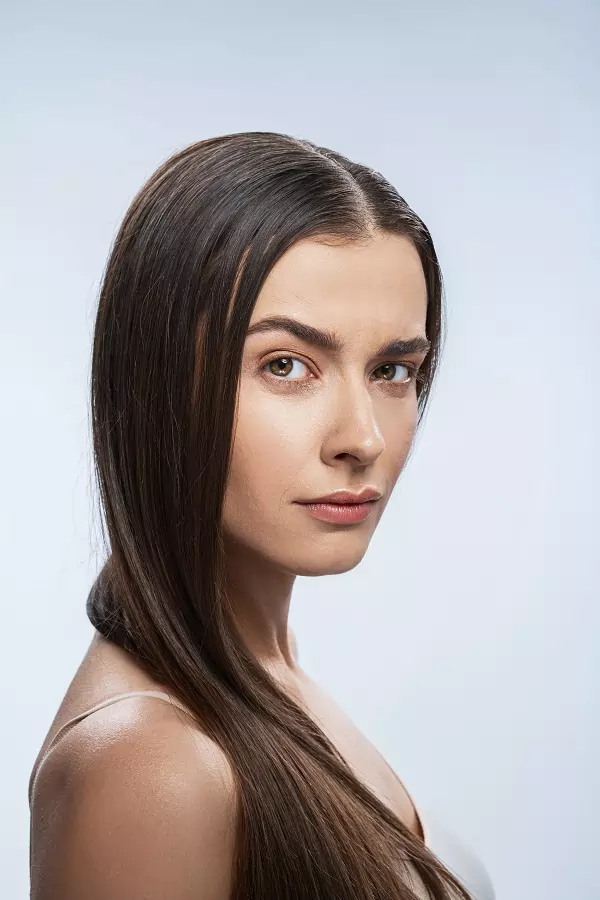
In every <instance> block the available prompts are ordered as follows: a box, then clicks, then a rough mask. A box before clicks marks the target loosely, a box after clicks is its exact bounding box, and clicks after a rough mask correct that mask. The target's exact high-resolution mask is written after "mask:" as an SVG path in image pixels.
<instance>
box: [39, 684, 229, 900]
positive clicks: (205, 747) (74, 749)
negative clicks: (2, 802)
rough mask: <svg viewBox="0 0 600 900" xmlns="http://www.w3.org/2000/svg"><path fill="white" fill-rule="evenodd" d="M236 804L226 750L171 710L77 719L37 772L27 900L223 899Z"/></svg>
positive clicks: (140, 702) (118, 709) (162, 707)
mask: <svg viewBox="0 0 600 900" xmlns="http://www.w3.org/2000/svg"><path fill="white" fill-rule="evenodd" d="M235 806H236V796H235V788H234V779H233V774H232V772H231V768H230V766H229V763H228V761H227V759H226V757H225V755H224V754H223V752H222V751H221V750H220V749H219V748H218V747H217V745H216V744H215V743H214V742H213V741H212V740H211V739H210V738H208V737H207V736H206V735H204V734H202V732H201V731H200V729H199V728H198V727H197V726H194V725H193V723H192V721H191V720H190V719H188V717H187V716H186V715H185V714H184V713H181V712H179V711H178V710H174V709H173V708H172V707H170V706H169V704H166V703H164V702H161V701H158V700H152V699H146V698H143V699H142V698H127V699H123V700H121V701H119V702H118V703H115V704H112V705H110V706H107V707H104V708H103V709H101V710H98V711H97V712H95V713H93V714H92V715H90V716H89V717H88V718H86V719H84V720H83V721H81V722H79V723H78V724H77V725H76V726H75V728H73V729H72V731H70V732H68V733H67V734H66V735H65V736H64V738H63V739H61V740H60V741H59V742H58V744H57V745H56V747H55V748H54V749H53V750H52V752H51V753H50V754H49V756H48V758H47V759H46V761H45V762H44V765H43V766H42V768H41V770H40V774H39V777H38V780H37V782H36V789H35V794H34V797H33V801H32V832H31V839H32V840H31V898H32V900H59V898H60V900H75V898H77V900H79V898H81V897H83V896H85V897H86V900H106V898H108V897H110V898H112V900H125V898H127V900H138V898H139V900H141V898H144V900H155V898H156V900H159V898H160V900H163V898H166V897H169V898H171V900H188V898H189V900H192V898H193V900H227V898H228V897H229V894H230V889H231V874H232V871H231V870H232V863H233V854H234V829H235Z"/></svg>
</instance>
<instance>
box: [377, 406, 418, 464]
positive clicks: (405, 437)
mask: <svg viewBox="0 0 600 900" xmlns="http://www.w3.org/2000/svg"><path fill="white" fill-rule="evenodd" d="M380 428H381V433H382V435H383V439H384V442H385V454H384V456H385V461H386V466H387V467H388V473H387V474H388V477H389V478H390V479H391V480H392V481H395V480H396V478H397V477H398V476H399V475H400V473H401V471H402V469H403V468H404V465H405V463H406V460H407V458H408V455H409V453H410V451H411V447H412V444H413V440H414V437H415V432H416V428H417V403H416V399H415V402H414V403H413V402H412V401H411V400H409V398H406V399H405V401H404V402H403V404H402V405H401V406H400V405H399V404H396V405H395V406H394V407H392V408H391V410H390V413H388V412H387V411H384V412H383V413H382V415H381V417H380Z"/></svg>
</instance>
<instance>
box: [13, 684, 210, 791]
mask: <svg viewBox="0 0 600 900" xmlns="http://www.w3.org/2000/svg"><path fill="white" fill-rule="evenodd" d="M127 697H157V698H158V699H159V700H165V701H166V702H167V703H170V704H171V705H172V706H178V707H179V709H181V710H183V712H185V713H187V714H188V716H192V717H193V713H192V712H191V710H189V709H188V707H187V706H184V704H183V703H181V702H180V701H179V700H177V699H176V698H175V697H171V695H170V694H167V692H166V691H152V690H147V691H127V692H126V693H123V694H114V695H113V696H112V697H108V698H107V699H106V700H102V701H101V702H100V703H96V705H95V706H92V707H90V709H86V710H84V711H83V712H80V713H77V715H76V716H73V717H72V718H71V719H69V720H68V721H67V722H65V723H64V725H61V727H60V728H59V729H58V731H57V732H56V734H54V735H53V737H52V739H51V741H50V743H49V744H48V746H47V747H46V750H45V751H44V754H43V755H42V757H41V759H40V760H39V762H38V763H37V765H36V766H35V767H34V770H33V772H32V773H31V777H30V779H29V792H28V793H29V806H30V807H31V800H32V797H33V791H34V789H35V783H36V781H37V777H38V775H39V772H40V769H41V767H42V765H43V763H44V761H45V760H46V758H47V757H48V755H49V754H50V752H51V751H52V750H54V748H55V747H56V745H57V744H58V742H59V741H60V740H61V738H63V737H64V736H65V735H66V734H67V732H68V731H70V730H71V728H73V726H74V725H76V724H77V723H78V722H80V721H81V720H82V719H85V718H86V717H87V716H90V715H91V714H92V713H95V712H97V711H98V710H99V709H103V708H104V707H105V706H111V705H112V704H113V703H117V702H118V701H119V700H125V699H126V698H127Z"/></svg>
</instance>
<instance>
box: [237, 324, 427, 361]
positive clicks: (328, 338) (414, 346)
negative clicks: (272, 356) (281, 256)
mask: <svg viewBox="0 0 600 900" xmlns="http://www.w3.org/2000/svg"><path fill="white" fill-rule="evenodd" d="M269 331H287V332H288V334H292V335H293V336H294V337H296V338H298V339H299V340H301V341H304V343H306V344H312V345H313V346H314V347H319V348H320V349H321V350H327V351H329V352H330V353H341V352H342V350H343V349H344V342H343V341H342V339H341V338H340V337H339V336H338V335H337V334H336V333H335V331H329V330H321V329H320V328H315V327H314V325H307V324H306V323H305V322H299V321H298V319H292V318H291V317H290V316H266V317H265V318H264V319H259V321H258V322H255V323H254V324H253V325H251V326H250V327H249V328H248V331H247V332H246V335H247V336H248V337H249V336H250V335H251V334H264V333H266V332H269ZM430 348H431V342H430V341H428V340H427V338H426V337H424V336H423V335H417V336H416V337H412V338H396V339H395V340H393V341H389V342H388V343H386V344H384V345H383V346H382V347H380V348H379V350H378V351H377V353H376V354H375V355H376V356H404V355H405V354H407V353H424V352H427V351H429V349H430Z"/></svg>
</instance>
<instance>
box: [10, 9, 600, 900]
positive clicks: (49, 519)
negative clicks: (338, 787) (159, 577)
mask: <svg viewBox="0 0 600 900" xmlns="http://www.w3.org/2000/svg"><path fill="white" fill-rule="evenodd" d="M86 7H88V8H86ZM598 20H599V7H598V5H597V4H588V3H583V2H575V0H570V2H569V3H566V2H562V3H533V2H518V3H517V2H503V3H502V4H500V3H496V4H493V5H489V4H481V3H467V2H455V3H442V2H438V3H418V4H416V3H411V4H408V3H392V2H388V3H381V2H380V3H377V2H372V3H368V4H366V5H363V4H360V3H358V0H357V2H355V3H350V2H346V3H345V4H341V3H332V2H322V3H318V4H313V3H306V2H303V3H302V4H301V5H296V6H293V7H292V6H291V5H290V6H286V5H285V4H281V3H277V4H276V3H272V4H268V3H262V4H258V5H256V4H251V3H235V4H232V3H228V4H226V6H225V7H224V8H223V9H222V11H219V12H218V11H216V9H215V8H214V6H212V5H211V6H208V5H204V6H203V5H202V4H200V3H195V4H192V3H190V4H183V3H177V2H169V3H157V2H154V3H151V2H147V3H144V4H141V3H140V4H136V3H129V4H127V3H125V4H124V5H123V6H122V5H120V4H116V3H113V2H110V3H107V2H104V3H102V4H96V5H95V7H94V8H92V5H91V4H82V3H77V4H75V3H73V4H67V3H62V2H46V3H44V4H41V3H40V4H39V5H34V4H31V3H25V4H22V5H20V6H19V9H18V10H17V9H16V4H11V5H10V8H9V6H8V5H6V6H5V7H4V8H3V9H2V32H3V37H2V39H1V46H0V59H1V66H2V87H3V101H2V103H3V114H2V130H3V132H4V140H3V142H2V149H1V167H0V171H1V177H2V191H1V198H2V218H1V246H2V257H3V258H2V265H1V266H0V279H1V282H2V283H1V288H2V289H1V293H0V296H1V303H2V327H1V333H0V341H1V344H0V349H1V360H2V366H3V373H2V375H3V377H2V380H1V382H0V383H1V391H2V419H3V426H4V427H3V439H2V442H1V443H0V472H1V477H2V504H1V508H2V533H1V535H0V537H1V538H2V565H1V574H0V578H1V583H0V592H1V596H2V603H3V606H2V619H3V623H2V624H3V634H4V641H3V649H2V654H1V655H0V677H1V679H2V688H3V689H2V704H3V709H2V721H3V725H4V726H5V729H4V737H3V741H2V750H1V754H2V760H1V762H2V767H3V777H2V808H3V815H2V821H1V825H0V829H1V830H0V848H1V854H2V860H1V866H0V893H1V894H2V896H3V897H7V898H8V897H10V898H21V897H25V896H27V893H28V872H27V854H28V827H29V813H28V807H27V798H26V791H27V779H28V776H29V772H30V769H31V765H32V763H33V759H34V757H35V755H36V753H37V749H38V747H39V745H40V743H41V741H42V738H43V736H44V734H45V732H46V729H47V727H48V725H49V723H50V721H51V719H52V717H53V715H54V712H55V710H56V707H57V705H58V703H59V701H60V699H61V698H62V695H63V693H64V691H65V689H66V687H67V684H68V682H69V680H70V678H71V677H72V675H73V673H74V671H75V668H76V667H77V665H78V664H79V661H80V659H81V657H82V655H83V653H84V652H85V649H86V647H87V644H88V642H89V640H90V639H91V626H90V625H89V623H88V621H87V619H86V617H85V610H84V601H85V597H86V594H87V590H88V588H89V585H90V584H91V581H92V579H93V577H94V574H95V572H96V570H97V567H98V565H99V563H100V559H99V558H98V554H97V549H98V539H97V526H96V525H95V523H94V521H93V510H92V497H91V491H92V488H91V480H90V474H89V473H90V457H89V434H88V425H87V378H88V364H89V353H90V342H91V335H92V328H93V315H94V307H95V303H96V298H97V290H98V286H99V281H100V277H101V274H102V268H103V266H104V263H105V260H106V256H107V253H108V249H109V245H110V241H111V239H112V237H113V236H114V234H115V231H116V228H117V226H118V223H119V220H120V218H121V216H122V215H123V213H124V211H125V209H126V207H127V205H128V204H129V202H130V200H131V199H132V197H133V195H134V193H135V192H136V191H137V189H138V187H139V186H140V185H141V184H142V182H143V181H144V180H145V179H146V178H147V177H148V176H149V175H150V174H151V172H152V171H153V170H154V169H155V168H156V167H157V166H158V164H159V163H160V162H161V161H162V160H163V159H165V158H166V157H167V156H168V155H169V154H170V153H171V152H172V151H174V150H176V149H178V148H180V147H183V146H185V145H186V144H189V143H191V142H192V141H195V140H198V139H200V138H202V137H208V136H211V135H216V134H222V133H226V132H232V131H244V130H276V131H284V132H288V133H291V134H294V135H296V136H299V137H305V138H308V139H310V140H313V141H317V142H319V143H322V144H325V145H327V146H330V147H332V148H335V149H337V150H340V151H342V152H344V153H346V154H347V155H349V156H351V157H354V158H356V159H357V160H360V161H361V162H366V163H368V164H370V165H372V166H374V167H375V168H378V169H380V170H381V171H382V172H383V173H384V174H385V175H386V176H387V177H388V178H390V180H392V182H393V183H394V184H395V185H396V187H397V188H398V189H399V191H400V193H401V194H402V195H403V196H404V197H405V198H406V199H407V200H408V202H409V203H410V204H411V205H412V206H413V207H414V208H415V209H416V210H417V212H418V213H419V214H420V215H421V216H422V217H423V218H424V219H425V221H426V223H427V224H428V226H429V228H430V229H431V231H432V233H433V236H434V240H435V242H436V246H437V248H438V252H439V256H440V260H441V263H442V268H443V271H444V275H445V280H446V288H447V301H448V310H449V336H448V341H447V344H446V350H445V356H444V361H443V365H442V369H441V372H440V376H441V377H440V380H439V382H438V386H437V388H436V391H435V392H434V396H433V402H432V406H431V409H430V412H429V415H428V417H427V420H426V424H425V427H424V429H423V432H422V434H421V436H420V437H419V439H418V442H417V446H416V449H415V452H414V455H413V457H412V458H411V460H410V462H409V465H408V467H407V469H406V470H405V472H404V474H403V476H402V478H401V480H400V482H399V484H398V487H397V489H396V492H395V494H394V496H393V497H392V499H391V501H390V503H389V505H388V508H387V510H386V512H385V514H384V517H383V519H382V521H381V523H380V525H379V529H378V531H377V532H376V534H375V537H374V539H373V541H372V544H371V547H370V549H369V551H368V553H367V555H366V557H365V559H364V560H363V562H362V563H361V564H360V566H358V567H357V568H356V569H355V570H353V571H351V572H349V573H346V574H344V575H340V576H333V577H327V578H322V579H300V580H299V581H298V584H297V589H296V592H295V598H294V603H293V612H292V625H293V627H294V628H295V630H296V632H297V635H298V641H299V648H300V657H301V661H302V662H303V664H304V666H305V667H306V668H307V669H308V671H310V672H311V674H312V675H313V676H314V677H316V678H317V679H320V680H321V681H322V683H323V684H324V685H325V686H326V687H327V688H328V689H329V690H330V691H331V692H332V693H333V694H334V696H335V697H336V698H337V699H338V701H339V702H340V703H341V704H342V705H343V706H344V707H345V709H347V711H348V712H349V713H350V714H351V715H352V717H353V718H354V720H355V721H356V722H357V724H359V725H360V726H361V727H362V728H363V729H364V730H365V732H366V733H367V734H368V736H369V737H370V738H371V739H372V740H373V741H374V742H375V743H376V744H377V745H378V747H379V748H380V749H381V750H382V751H383V753H384V754H385V755H386V756H387V758H388V759H389V761H390V762H391V764H392V765H393V766H394V767H395V768H396V769H397V771H398V772H399V774H400V776H401V777H402V779H403V780H404V781H405V783H406V785H407V787H408V788H409V790H411V791H412V793H413V796H414V797H415V798H416V799H417V800H418V801H420V802H422V803H423V804H424V805H425V806H427V807H428V808H430V809H431V810H433V811H435V813H436V815H437V816H438V817H439V818H441V819H443V820H444V821H446V822H447V823H448V824H449V825H450V827H451V828H452V830H453V831H455V832H456V833H457V834H458V835H460V837H461V838H462V839H463V840H464V841H466V842H467V843H468V844H470V845H471V846H472V847H473V849H474V850H475V851H476V852H477V853H478V854H479V855H480V856H481V857H482V859H483V860H484V861H485V863H486V865H487V866H488V869H489V871H490V874H491V876H492V879H493V880H494V882H495V885H496V890H497V893H498V898H499V900H500V898H507V900H518V898H527V900H532V898H533V900H565V898H567V897H568V898H570V900H571V898H574V900H592V898H596V900H597V898H598V897H599V896H600V874H599V870H598V864H597V849H598V840H599V836H600V835H599V831H600V829H599V826H598V809H599V806H600V783H599V781H600V779H599V775H598V758H599V757H600V746H599V745H600V741H599V725H598V703H597V696H598V682H599V663H598V652H597V651H598V638H599V634H600V629H599V624H600V622H599V619H600V613H599V603H598V599H599V597H598V595H599V591H598V586H597V570H598V556H599V553H598V549H599V548H598V533H597V510H598V501H599V499H600V497H599V479H598V474H597V465H598V459H599V453H598V424H597V423H598V389H599V387H600V380H599V378H598V361H597V346H598V334H599V330H600V314H599V307H598V300H599V298H598V286H597V260H598V213H597V208H598V175H597V164H596V163H597V155H598V115H597V112H598V105H597V104H598V94H599V90H598V87H599V78H598V62H597V59H598V45H599V43H598V32H599V30H598Z"/></svg>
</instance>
